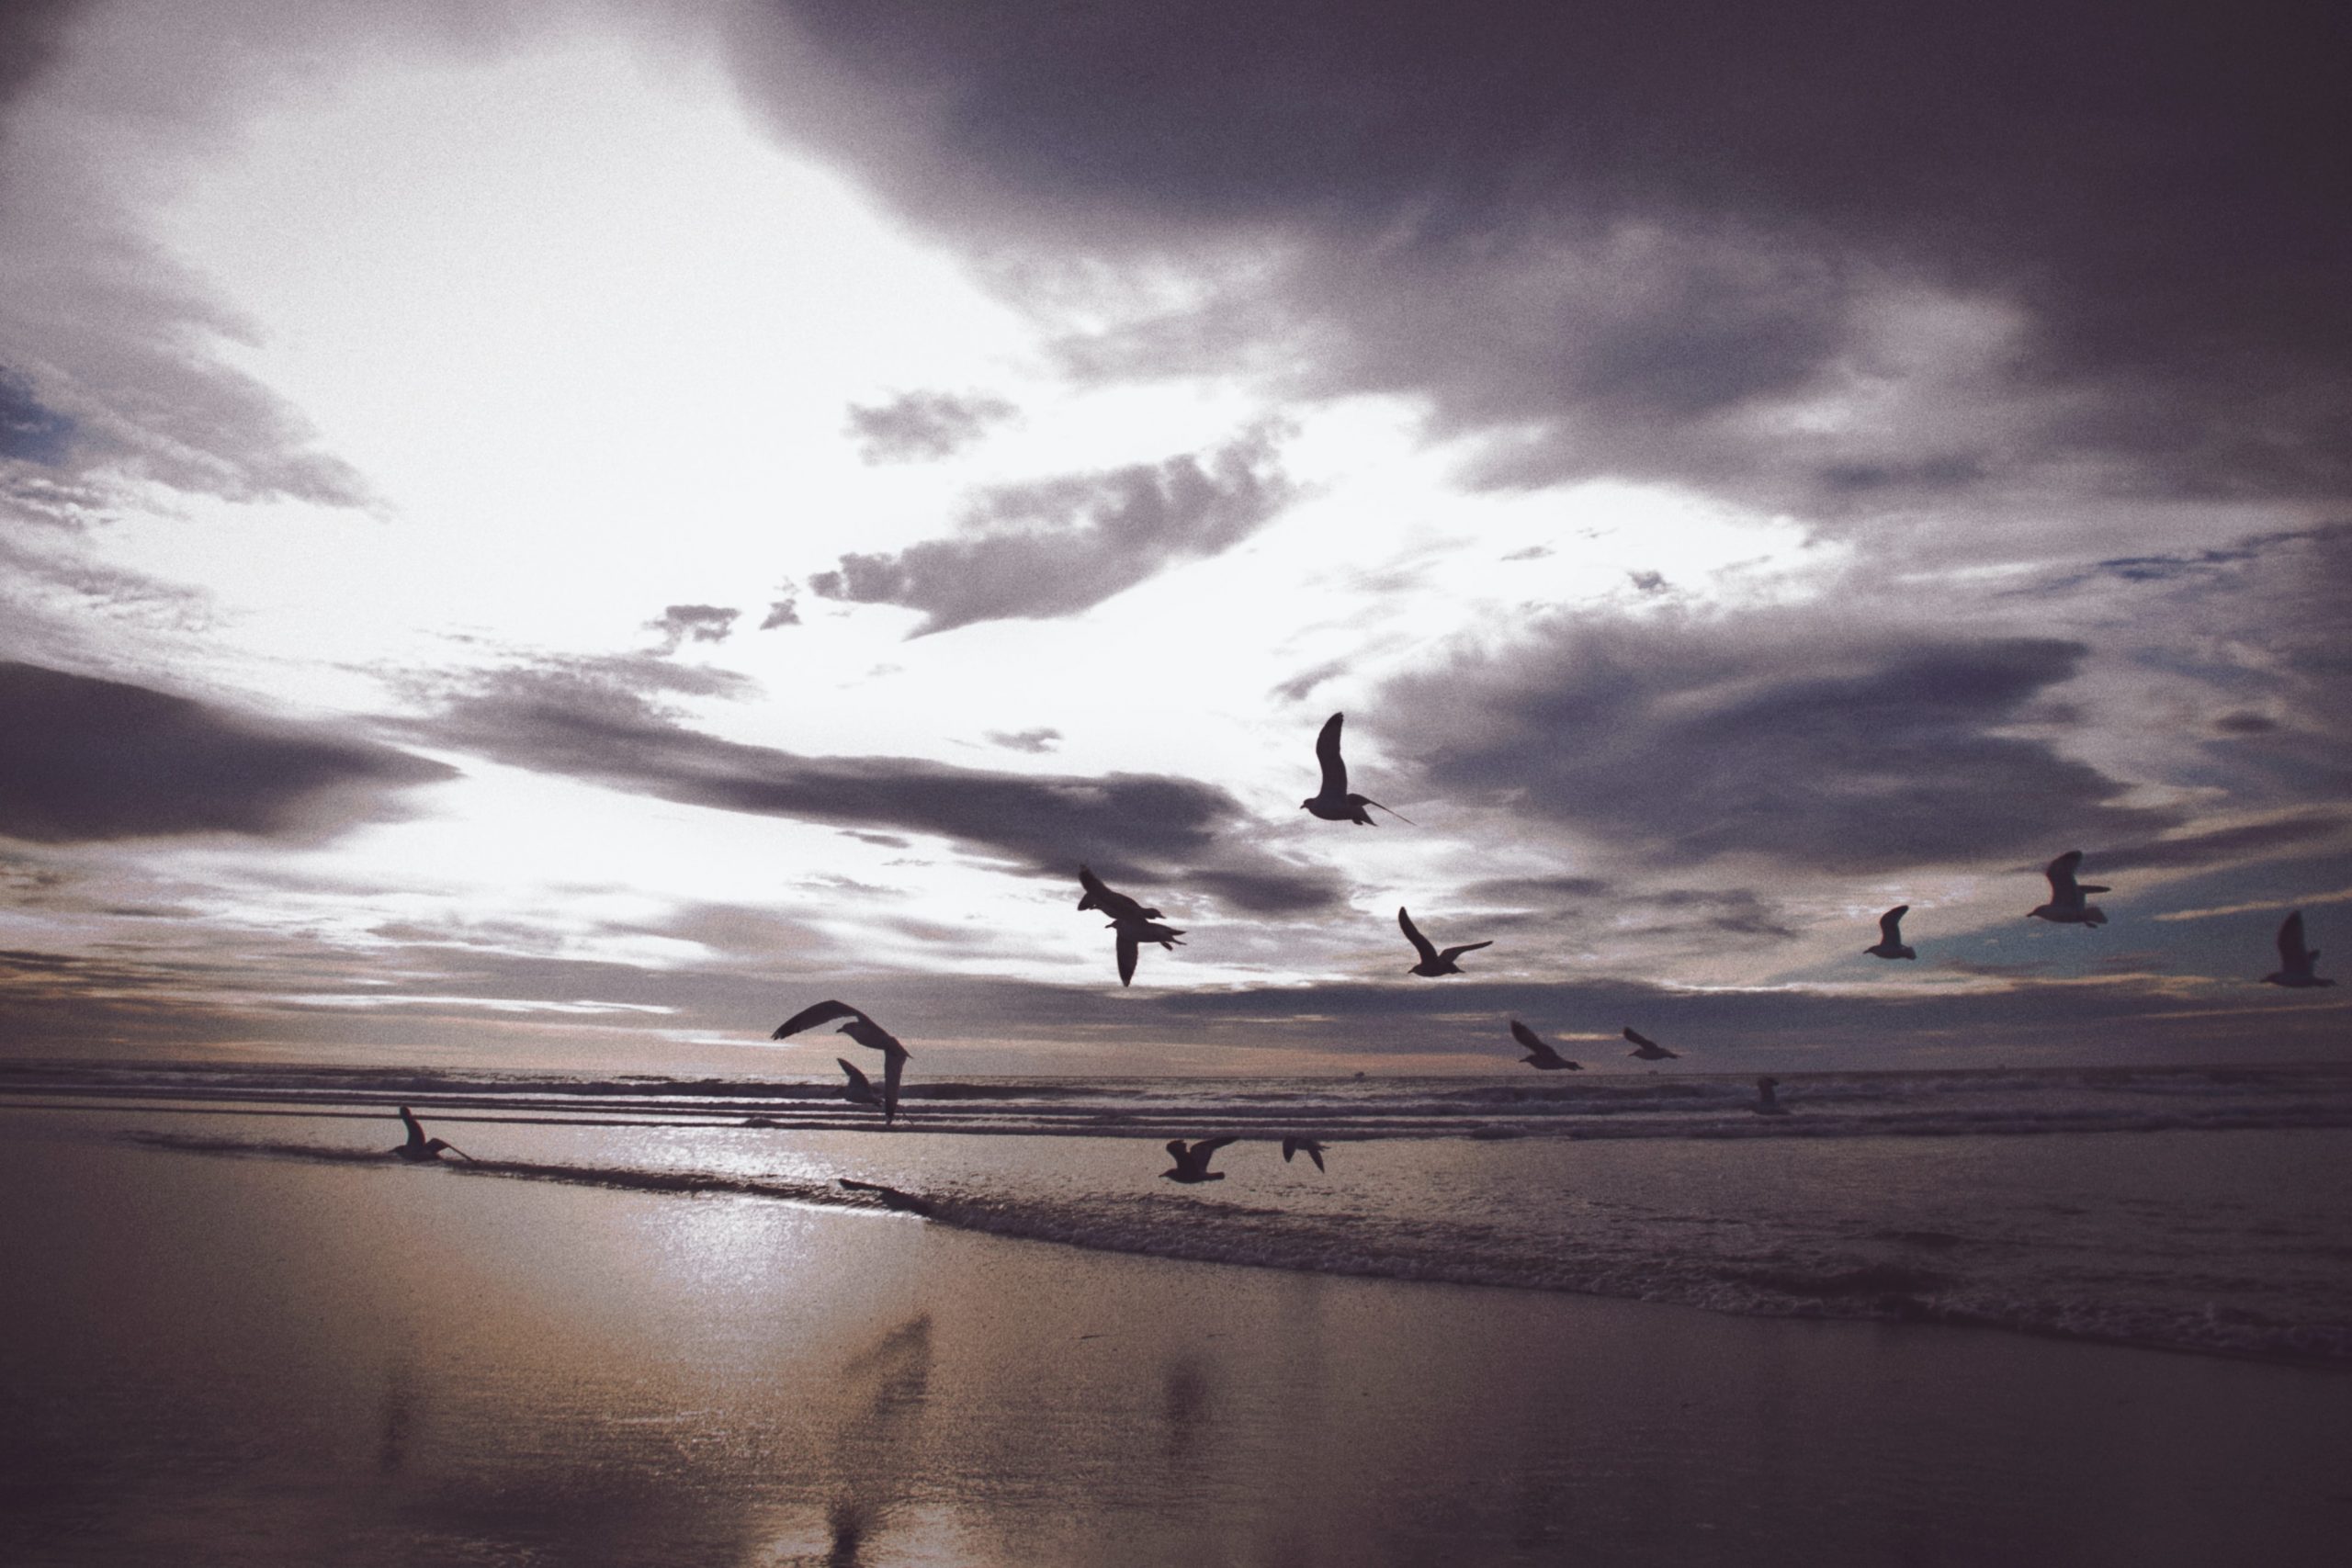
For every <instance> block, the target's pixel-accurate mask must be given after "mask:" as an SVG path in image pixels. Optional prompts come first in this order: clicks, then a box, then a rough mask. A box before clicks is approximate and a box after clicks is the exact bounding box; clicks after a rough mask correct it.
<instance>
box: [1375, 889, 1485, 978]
mask: <svg viewBox="0 0 2352 1568" xmlns="http://www.w3.org/2000/svg"><path fill="white" fill-rule="evenodd" d="M1397 926H1398V928H1399V929H1401V930H1402V931H1404V933H1405V940H1406V941H1407V942H1411V943H1412V944H1413V950H1414V951H1415V952H1417V953H1419V954H1420V955H1421V961H1420V962H1419V964H1414V965H1413V966H1412V967H1411V968H1410V969H1408V970H1406V971H1405V973H1406V974H1408V975H1426V976H1429V977H1430V979H1432V980H1434V979H1436V978H1437V977H1438V976H1440V975H1459V974H1461V973H1462V967H1461V965H1459V964H1455V963H1454V962H1453V961H1454V960H1455V959H1457V958H1459V957H1461V956H1462V955H1463V954H1464V953H1476V952H1477V951H1478V950H1479V949H1480V948H1482V947H1492V946H1494V945H1495V944H1494V943H1493V942H1464V943H1463V944H1462V945H1461V946H1460V947H1449V948H1447V949H1446V950H1445V951H1444V952H1442V953H1440V952H1439V951H1438V950H1437V949H1436V948H1435V947H1432V946H1431V945H1430V939H1429V938H1427V937H1425V936H1423V935H1422V934H1421V933H1420V931H1419V930H1418V929H1417V928H1416V927H1415V926H1414V924H1413V917H1412V916H1410V915H1408V914H1407V913H1405V910H1404V907H1403V906H1402V905H1399V906H1398V907H1397Z"/></svg>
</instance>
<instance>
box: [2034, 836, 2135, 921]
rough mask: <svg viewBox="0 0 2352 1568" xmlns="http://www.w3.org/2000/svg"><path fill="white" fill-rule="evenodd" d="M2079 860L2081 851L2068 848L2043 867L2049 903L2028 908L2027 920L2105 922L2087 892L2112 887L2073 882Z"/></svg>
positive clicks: (2107, 889) (2106, 891) (2106, 889)
mask: <svg viewBox="0 0 2352 1568" xmlns="http://www.w3.org/2000/svg"><path fill="white" fill-rule="evenodd" d="M2082 863H2083V852H2082V851H2080V850H2068V851H2067V852H2065V853H2064V854H2063V855H2060V856H2059V857H2058V858H2057V859H2056V860H2053V861H2052V862H2051V863H2049V864H2048V865H2045V866H2043V867H2042V868H2041V874H2042V875H2044V876H2046V877H2048V878H2049V879H2050V902H2049V903H2047V904H2043V905H2041V907H2039V908H2032V909H2028V910H2027V911H2026V912H2025V918H2026V919H2029V920H2032V919H2043V920H2049V921H2052V922H2053V923H2055V924H2058V925H2062V926H2103V925H2105V924H2107V913H2106V911H2105V910H2103V909H2101V908H2099V907H2098V905H2097V904H2093V903H2091V902H2089V901H2088V899H2087V897H2086V895H2089V894H2092V893H2112V892H2114V891H2115V889H2114V888H2112V887H2101V886H2098V884H2096V883H2090V882H2077V881H2075V867H2077V866H2079V865H2081V864H2082Z"/></svg>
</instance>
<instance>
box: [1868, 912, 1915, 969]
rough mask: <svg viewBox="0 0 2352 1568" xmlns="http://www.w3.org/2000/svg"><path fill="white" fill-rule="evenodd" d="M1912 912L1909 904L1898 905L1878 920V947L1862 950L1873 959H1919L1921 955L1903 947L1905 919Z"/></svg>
mask: <svg viewBox="0 0 2352 1568" xmlns="http://www.w3.org/2000/svg"><path fill="white" fill-rule="evenodd" d="M1910 912H1911V906H1910V905H1908V904H1897V905H1896V906H1895V907H1894V908H1892V909H1889V910H1888V911H1887V912H1886V913H1885V914H1883V915H1881V916H1880V917H1879V918H1878V945H1877V946H1876V947H1866V948H1864V949H1862V951H1863V952H1864V953H1869V954H1870V955H1871V957H1873V958H1917V957H1918V956H1919V955H1918V954H1917V953H1914V952H1912V951H1911V950H1910V949H1909V948H1907V947H1905V946H1904V945H1903V917H1904V916H1905V915H1907V914H1909V913H1910Z"/></svg>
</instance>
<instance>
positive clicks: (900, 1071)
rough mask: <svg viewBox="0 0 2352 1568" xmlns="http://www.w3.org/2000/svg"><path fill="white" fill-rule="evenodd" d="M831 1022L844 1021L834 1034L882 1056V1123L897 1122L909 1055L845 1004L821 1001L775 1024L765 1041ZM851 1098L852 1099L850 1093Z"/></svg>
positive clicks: (789, 1036)
mask: <svg viewBox="0 0 2352 1568" xmlns="http://www.w3.org/2000/svg"><path fill="white" fill-rule="evenodd" d="M835 1019H841V1020H844V1022H843V1023H842V1026H841V1028H840V1029H838V1030H836V1031H834V1032H835V1033H838V1034H846V1035H848V1036H849V1037H850V1038H851V1039H852V1040H854V1041H856V1042H857V1043H859V1044H860V1045H863V1046H865V1048H866V1049H867V1050H869V1051H879V1052H881V1053H882V1124H883V1125H884V1126H886V1127H887V1126H888V1125H889V1124H890V1123H891V1122H895V1121H897V1120H898V1119H899V1080H900V1079H901V1078H903V1077H905V1076H906V1071H907V1058H908V1057H909V1056H910V1055H913V1053H912V1052H910V1051H909V1050H908V1049H907V1048H906V1047H905V1046H904V1045H901V1044H899V1041H898V1037H897V1036H895V1035H893V1034H892V1033H891V1032H889V1031H888V1030H887V1029H885V1028H883V1027H882V1026H881V1025H880V1024H878V1023H876V1022H875V1021H873V1020H872V1019H870V1018H868V1017H866V1016H865V1014H864V1013H862V1012H860V1011H858V1010H857V1009H855V1008H854V1007H852V1006H850V1005H849V1004H848V1003H847V1002H836V1001H823V1002H819V1003H817V1004H816V1005H815V1006H814V1007H807V1008H803V1009H801V1010H799V1011H798V1012H796V1013H794V1014H793V1015H792V1016H791V1017H790V1018H787V1019H786V1020H785V1021H783V1022H782V1023H779V1024H777V1025H776V1026H775V1033H773V1034H771V1035H769V1036H768V1038H769V1039H771V1040H789V1039H791V1038H792V1037H793V1036H794V1035H796V1034H797V1033H799V1032H801V1031H802V1030H804V1029H814V1028H816V1027H817V1026H818V1025H820V1024H824V1023H831V1022H832V1021H834V1020H835ZM833 1059H834V1060H835V1061H837V1062H838V1061H841V1058H840V1057H838V1056H836V1057H834V1058H833ZM842 1066H844V1067H847V1066H849V1064H848V1063H847V1062H842ZM850 1070H851V1073H852V1075H853V1077H854V1076H856V1069H855V1068H851V1069H850ZM850 1087H851V1089H852V1090H853V1091H854V1089H856V1085H855V1084H854V1083H853V1084H852V1085H851V1086H850ZM866 1088H867V1089H868V1091H869V1092H870V1091H871V1089H872V1088H873V1085H872V1083H871V1082H870V1081H869V1082H868V1083H867V1085H866ZM853 1098H854V1093H853Z"/></svg>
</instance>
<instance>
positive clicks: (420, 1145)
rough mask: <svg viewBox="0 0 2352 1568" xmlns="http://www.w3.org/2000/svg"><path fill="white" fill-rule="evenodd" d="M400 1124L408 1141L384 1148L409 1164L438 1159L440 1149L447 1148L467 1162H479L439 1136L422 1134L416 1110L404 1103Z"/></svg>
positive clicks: (422, 1125)
mask: <svg viewBox="0 0 2352 1568" xmlns="http://www.w3.org/2000/svg"><path fill="white" fill-rule="evenodd" d="M401 1125H402V1126H404V1127H406V1128H407V1129H408V1142H406V1143H404V1144H399V1145H394V1146H393V1147H391V1148H390V1149H388V1150H386V1151H385V1152H386V1153H387V1154H394V1155H398V1156H400V1157H401V1158H402V1159H404V1160H406V1161H408V1162H409V1163H410V1164H411V1165H423V1164H424V1163H426V1162H427V1161H430V1160H437V1159H439V1158H440V1157H441V1151H442V1150H444V1149H447V1150H448V1151H449V1152H450V1153H451V1154H453V1155H456V1156H458V1158H459V1159H461V1160H465V1161H467V1162H468V1163H469V1164H479V1163H480V1162H479V1161H477V1160H475V1159H474V1156H471V1155H469V1154H468V1153H466V1151H465V1150H463V1149H461V1148H459V1147H458V1145H455V1144H452V1143H449V1142H447V1140H445V1139H441V1138H428V1137H426V1136H425V1135H424V1122H420V1121H418V1120H417V1119H416V1112H414V1111H411V1110H410V1109H409V1108H408V1107H407V1106H405V1105H403V1106H401Z"/></svg>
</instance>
